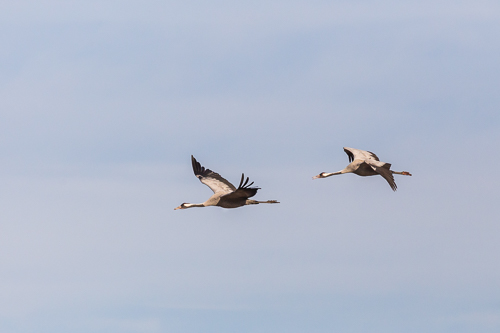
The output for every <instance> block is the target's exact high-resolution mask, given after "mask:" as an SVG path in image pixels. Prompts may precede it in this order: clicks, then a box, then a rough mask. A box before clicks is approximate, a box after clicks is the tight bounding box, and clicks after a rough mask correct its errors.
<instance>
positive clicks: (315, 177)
mask: <svg viewBox="0 0 500 333" xmlns="http://www.w3.org/2000/svg"><path fill="white" fill-rule="evenodd" d="M318 178H321V174H319V175H317V176H314V177H313V180H314V179H318Z"/></svg>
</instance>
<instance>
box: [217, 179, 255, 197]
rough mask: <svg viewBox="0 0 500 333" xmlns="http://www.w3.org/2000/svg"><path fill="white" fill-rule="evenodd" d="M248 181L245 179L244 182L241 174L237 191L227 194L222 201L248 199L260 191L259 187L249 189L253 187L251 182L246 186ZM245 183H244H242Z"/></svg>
mask: <svg viewBox="0 0 500 333" xmlns="http://www.w3.org/2000/svg"><path fill="white" fill-rule="evenodd" d="M249 180H250V179H249V178H248V177H247V179H246V180H245V174H243V173H242V174H241V181H240V185H239V186H238V189H237V190H235V191H234V192H231V193H228V194H226V195H224V196H223V197H224V199H248V198H251V197H253V196H254V195H255V194H257V191H258V190H260V188H259V187H250V186H252V185H253V182H251V183H250V184H248V181H249ZM243 181H245V182H243Z"/></svg>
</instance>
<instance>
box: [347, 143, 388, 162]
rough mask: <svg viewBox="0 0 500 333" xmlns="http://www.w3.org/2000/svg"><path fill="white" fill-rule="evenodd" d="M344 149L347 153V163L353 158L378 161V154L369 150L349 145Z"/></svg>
mask: <svg viewBox="0 0 500 333" xmlns="http://www.w3.org/2000/svg"><path fill="white" fill-rule="evenodd" d="M344 151H345V153H346V154H347V156H349V163H351V162H352V161H354V160H369V159H372V160H375V161H380V160H379V159H378V156H377V155H375V154H374V153H372V152H371V151H366V150H361V149H355V148H349V147H344Z"/></svg>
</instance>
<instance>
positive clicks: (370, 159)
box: [175, 147, 411, 209]
mask: <svg viewBox="0 0 500 333" xmlns="http://www.w3.org/2000/svg"><path fill="white" fill-rule="evenodd" d="M344 151H345V152H346V154H347V156H349V162H350V163H349V165H347V166H346V167H345V168H344V169H343V170H340V171H338V172H332V173H328V172H322V173H320V174H319V175H317V176H314V177H313V179H317V178H326V177H330V176H333V175H340V174H343V173H355V174H356V175H358V176H375V175H381V176H382V177H384V178H385V180H387V182H388V183H389V185H390V186H391V188H392V190H393V191H396V189H397V186H396V182H395V181H394V176H393V174H397V175H404V176H411V174H410V173H409V172H408V171H402V172H398V171H392V170H391V169H390V168H391V164H390V163H385V162H380V160H379V159H378V157H377V155H375V154H374V153H372V152H369V151H365V150H360V149H354V148H347V147H344ZM191 162H192V164H193V171H194V175H195V176H196V177H198V179H199V180H200V181H201V182H202V183H203V184H205V185H207V186H208V187H210V189H211V190H212V191H214V194H213V195H212V196H211V197H210V198H208V200H207V201H205V202H203V203H200V204H192V203H183V204H182V205H180V206H179V207H177V208H175V209H186V208H191V207H206V206H219V207H223V208H236V207H241V206H245V205H256V204H260V203H279V202H278V201H276V200H267V201H257V200H251V199H249V198H251V197H253V196H254V195H255V194H256V193H257V191H258V190H259V189H260V188H259V187H250V186H252V184H253V182H251V183H250V184H248V180H249V179H248V177H247V179H246V180H245V175H244V174H242V175H241V181H240V185H239V186H238V188H236V187H234V185H233V184H231V183H230V182H228V181H227V180H226V179H224V178H222V177H221V175H219V174H218V173H217V172H213V171H212V170H210V169H205V168H204V167H202V166H201V164H200V163H199V162H198V161H197V160H196V159H195V158H194V157H193V155H191Z"/></svg>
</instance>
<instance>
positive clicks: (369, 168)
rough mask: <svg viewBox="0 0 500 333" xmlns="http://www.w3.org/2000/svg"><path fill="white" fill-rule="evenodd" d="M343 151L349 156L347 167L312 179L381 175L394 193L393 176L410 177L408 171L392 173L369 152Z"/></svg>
mask: <svg viewBox="0 0 500 333" xmlns="http://www.w3.org/2000/svg"><path fill="white" fill-rule="evenodd" d="M344 151H345V152H346V154H347V156H349V162H350V163H349V165H347V166H346V167H345V168H344V169H343V170H340V171H338V172H332V173H328V172H322V173H320V174H319V175H317V176H314V177H313V179H317V178H326V177H330V176H333V175H340V174H343V173H354V174H356V175H358V176H375V175H381V176H382V177H384V179H385V180H387V182H388V183H389V185H390V186H391V188H392V190H393V191H396V189H397V188H398V187H397V186H396V182H395V181H394V176H393V174H396V175H404V176H411V174H410V173H409V172H408V171H401V172H399V171H392V170H391V164H390V163H385V162H380V160H379V158H378V157H377V155H375V154H374V153H372V152H370V151H366V150H361V149H354V148H348V147H344Z"/></svg>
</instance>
